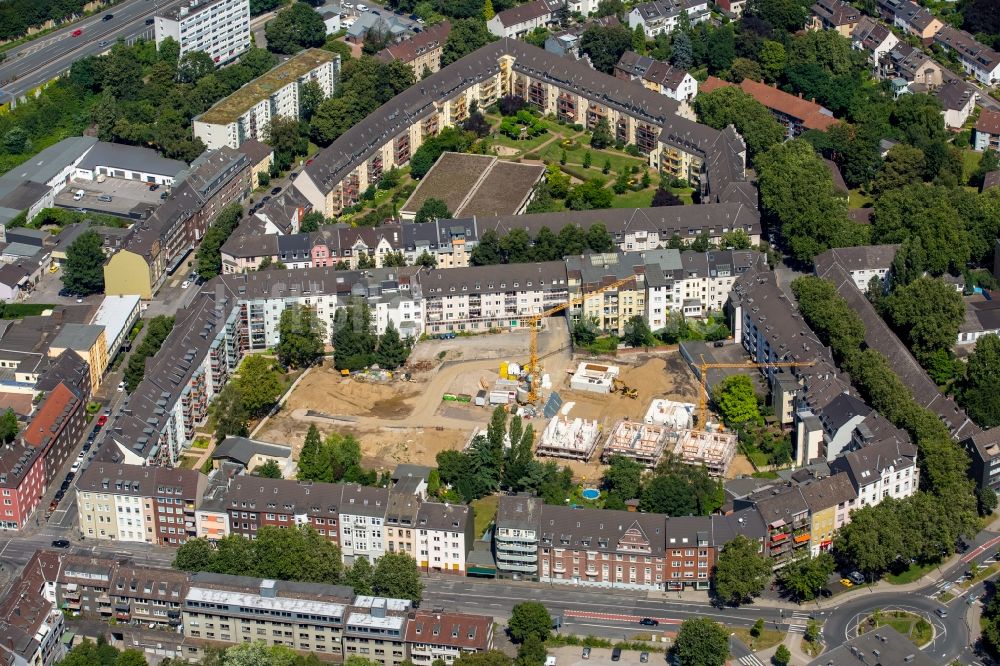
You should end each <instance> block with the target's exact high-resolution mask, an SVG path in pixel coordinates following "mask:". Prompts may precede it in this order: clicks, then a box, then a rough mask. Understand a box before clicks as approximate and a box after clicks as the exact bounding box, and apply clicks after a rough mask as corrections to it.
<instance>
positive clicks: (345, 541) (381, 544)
mask: <svg viewBox="0 0 1000 666" xmlns="http://www.w3.org/2000/svg"><path fill="white" fill-rule="evenodd" d="M388 504H389V490H388V489H386V488H368V487H366V486H359V485H357V484H346V485H344V486H343V496H342V498H341V502H340V513H339V519H340V552H341V554H342V555H343V558H344V563H345V564H353V563H354V561H355V559H356V558H358V557H363V558H365V559H367V560H368V561H369V562H375V561H377V560H378V559H379V558H380V557H382V554H383V553H384V552H385V511H386V507H387V506H388Z"/></svg>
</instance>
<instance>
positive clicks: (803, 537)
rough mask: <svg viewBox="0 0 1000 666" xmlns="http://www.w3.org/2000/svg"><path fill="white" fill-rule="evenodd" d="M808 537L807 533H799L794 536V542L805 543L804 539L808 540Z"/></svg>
mask: <svg viewBox="0 0 1000 666" xmlns="http://www.w3.org/2000/svg"><path fill="white" fill-rule="evenodd" d="M809 539H810V536H809V535H808V534H800V535H798V536H797V537H795V543H805V542H806V541H809Z"/></svg>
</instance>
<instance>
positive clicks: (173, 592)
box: [108, 564, 188, 627]
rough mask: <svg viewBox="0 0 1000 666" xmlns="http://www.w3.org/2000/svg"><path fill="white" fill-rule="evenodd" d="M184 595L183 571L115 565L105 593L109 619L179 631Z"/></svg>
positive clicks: (185, 585) (186, 582)
mask: <svg viewBox="0 0 1000 666" xmlns="http://www.w3.org/2000/svg"><path fill="white" fill-rule="evenodd" d="M187 591H188V574H187V573H185V572H183V571H174V570H171V569H158V568H156V569H154V568H151V567H143V566H135V565H132V564H119V565H117V566H116V567H115V573H114V578H113V579H112V581H111V586H110V588H109V589H108V595H109V596H110V598H111V609H112V611H113V613H114V614H113V615H112V618H113V619H114V620H115V621H117V622H144V623H147V624H153V625H159V626H162V627H179V626H180V625H181V611H182V609H183V605H184V598H185V596H186V595H187Z"/></svg>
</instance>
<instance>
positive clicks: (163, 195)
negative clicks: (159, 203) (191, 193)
mask: <svg viewBox="0 0 1000 666" xmlns="http://www.w3.org/2000/svg"><path fill="white" fill-rule="evenodd" d="M169 196H170V193H169V192H160V198H161V199H166V198H167V197H169Z"/></svg>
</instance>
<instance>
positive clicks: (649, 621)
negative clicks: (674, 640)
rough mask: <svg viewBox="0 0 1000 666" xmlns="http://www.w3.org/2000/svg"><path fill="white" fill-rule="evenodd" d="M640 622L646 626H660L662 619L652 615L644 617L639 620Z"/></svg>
mask: <svg viewBox="0 0 1000 666" xmlns="http://www.w3.org/2000/svg"><path fill="white" fill-rule="evenodd" d="M639 624H641V625H642V626H644V627H658V626H660V621H659V620H654V619H653V618H651V617H644V618H642V619H641V620H639Z"/></svg>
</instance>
